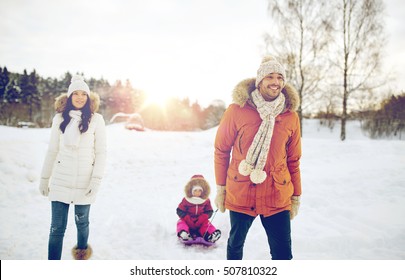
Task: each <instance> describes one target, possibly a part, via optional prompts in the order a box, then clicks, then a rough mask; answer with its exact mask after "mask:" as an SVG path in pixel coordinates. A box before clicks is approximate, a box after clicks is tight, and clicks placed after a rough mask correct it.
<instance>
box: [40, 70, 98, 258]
mask: <svg viewBox="0 0 405 280" xmlns="http://www.w3.org/2000/svg"><path fill="white" fill-rule="evenodd" d="M99 105H100V98H99V96H98V95H97V94H95V93H91V92H90V89H89V87H88V85H87V84H86V83H85V81H84V79H83V77H82V76H79V75H76V76H74V77H73V78H72V82H71V84H70V86H69V89H68V92H67V94H62V95H61V96H59V97H58V98H57V99H56V102H55V109H56V111H57V114H56V115H55V117H54V118H53V121H52V128H51V139H50V142H49V148H48V152H47V155H46V157H45V161H44V164H43V168H42V173H41V182H40V187H39V189H40V192H41V194H42V195H44V196H48V197H49V200H50V201H51V205H52V221H51V229H50V234H49V243H48V259H61V255H62V247H63V238H64V234H65V230H66V225H67V220H68V212H69V206H70V205H74V206H75V222H76V227H77V245H76V246H74V248H73V249H72V254H73V257H74V258H75V259H88V258H90V256H91V254H92V248H91V247H90V245H88V243H87V241H88V237H89V212H90V205H91V204H92V203H93V202H94V201H95V198H96V194H97V191H98V188H99V186H100V183H101V179H102V177H103V174H104V168H105V160H106V131H105V122H104V119H103V117H102V116H101V115H100V114H98V113H96V111H97V110H98V107H99Z"/></svg>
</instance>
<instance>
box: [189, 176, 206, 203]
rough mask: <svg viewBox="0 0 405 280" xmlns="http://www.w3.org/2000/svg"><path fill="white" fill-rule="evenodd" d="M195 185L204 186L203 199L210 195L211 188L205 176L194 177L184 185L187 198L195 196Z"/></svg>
mask: <svg viewBox="0 0 405 280" xmlns="http://www.w3.org/2000/svg"><path fill="white" fill-rule="evenodd" d="M194 186H200V187H202V189H203V192H202V194H201V198H202V199H207V198H208V197H209V196H210V192H211V188H210V185H209V184H208V182H207V181H206V180H205V179H204V178H192V179H191V180H190V181H188V183H187V184H186V186H185V187H184V193H185V196H186V197H187V198H191V197H193V194H192V190H193V187H194Z"/></svg>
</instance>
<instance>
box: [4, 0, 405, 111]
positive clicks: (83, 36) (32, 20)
mask: <svg viewBox="0 0 405 280" xmlns="http://www.w3.org/2000/svg"><path fill="white" fill-rule="evenodd" d="M385 2H386V6H387V8H386V11H385V12H386V15H387V17H386V20H387V22H386V27H387V36H388V43H387V46H386V53H387V55H386V60H385V69H387V71H388V72H392V73H394V75H395V76H396V77H403V76H404V74H405V67H403V65H405V51H404V50H405V38H404V36H403V34H405V30H404V29H405V25H404V23H405V22H404V21H405V20H404V19H405V4H404V3H403V2H402V1H401V0H386V1H385ZM266 32H271V23H270V18H269V15H268V13H267V1H266V0H249V1H247V0H246V1H242V0H204V1H189V0H148V1H143V0H133V1H129V0H114V1H109V0H88V1H81V0H70V1H62V0H42V1H41V0H0V66H1V67H4V66H7V68H8V70H9V71H11V72H20V73H22V71H23V70H24V69H27V71H29V72H30V71H32V70H33V69H35V70H36V71H37V73H38V74H39V75H41V76H43V77H54V78H58V77H61V76H62V75H64V73H66V72H67V71H69V72H71V73H76V72H79V73H84V75H85V78H90V77H93V78H97V79H98V78H104V79H107V80H108V81H109V82H110V83H114V82H115V81H116V80H122V81H125V80H127V79H129V80H130V82H131V84H132V86H133V87H135V88H138V89H141V90H144V91H145V92H146V93H147V94H148V95H149V96H150V97H151V99H152V100H153V99H154V100H155V101H162V100H164V98H166V97H168V96H175V97H186V96H188V97H189V98H190V100H191V101H198V102H199V103H200V104H202V105H208V104H209V103H210V102H211V101H212V100H215V99H222V100H224V101H225V102H226V103H229V102H230V96H231V92H232V90H233V88H234V86H235V85H236V84H237V83H238V82H239V81H241V80H243V79H245V78H250V77H255V75H256V70H257V68H258V66H259V64H260V60H261V57H262V55H263V54H264V52H265V46H264V40H263V35H264V33H266ZM393 88H394V89H397V90H404V89H405V81H404V79H402V81H400V79H398V81H397V82H394V86H393Z"/></svg>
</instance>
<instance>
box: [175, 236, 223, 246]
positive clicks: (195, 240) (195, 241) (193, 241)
mask: <svg viewBox="0 0 405 280" xmlns="http://www.w3.org/2000/svg"><path fill="white" fill-rule="evenodd" d="M179 240H180V242H181V243H183V244H184V245H187V246H192V245H203V246H206V247H210V246H212V245H214V244H215V243H214V242H209V241H206V240H205V239H204V238H202V237H201V236H197V237H194V238H193V239H189V240H182V239H181V238H180V239H179Z"/></svg>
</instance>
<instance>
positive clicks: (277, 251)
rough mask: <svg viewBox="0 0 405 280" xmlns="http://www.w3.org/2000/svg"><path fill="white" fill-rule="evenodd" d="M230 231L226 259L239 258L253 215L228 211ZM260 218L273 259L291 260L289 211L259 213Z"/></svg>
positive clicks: (241, 254) (240, 257) (241, 256)
mask: <svg viewBox="0 0 405 280" xmlns="http://www.w3.org/2000/svg"><path fill="white" fill-rule="evenodd" d="M229 212H230V213H229V216H230V219H231V232H230V233H229V239H228V246H227V259H228V260H241V259H242V258H243V246H244V244H245V239H246V235H247V233H248V231H249V228H250V226H251V225H252V223H253V220H254V219H255V217H252V216H249V215H246V214H242V213H238V212H234V211H229ZM260 220H261V222H262V225H263V227H264V229H265V231H266V234H267V241H268V243H269V246H270V255H271V258H272V259H273V260H291V259H292V251H291V223H290V211H288V210H287V211H283V212H280V213H277V214H275V215H272V216H269V217H263V216H262V215H260Z"/></svg>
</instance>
